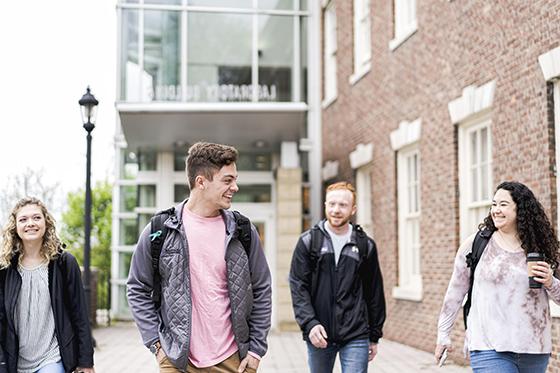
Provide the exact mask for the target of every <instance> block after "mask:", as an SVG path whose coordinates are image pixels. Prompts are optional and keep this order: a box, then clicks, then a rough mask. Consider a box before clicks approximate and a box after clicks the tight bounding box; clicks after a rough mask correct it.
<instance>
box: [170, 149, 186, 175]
mask: <svg viewBox="0 0 560 373" xmlns="http://www.w3.org/2000/svg"><path fill="white" fill-rule="evenodd" d="M186 158H187V148H186V147H184V146H183V147H180V148H176V149H174V150H173V171H185V159H186Z"/></svg>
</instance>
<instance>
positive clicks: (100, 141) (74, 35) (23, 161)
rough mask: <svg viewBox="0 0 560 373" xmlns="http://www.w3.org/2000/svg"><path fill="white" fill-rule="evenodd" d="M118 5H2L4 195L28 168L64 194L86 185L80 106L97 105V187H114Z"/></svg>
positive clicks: (108, 1) (70, 1) (83, 0)
mask: <svg viewBox="0 0 560 373" xmlns="http://www.w3.org/2000/svg"><path fill="white" fill-rule="evenodd" d="M116 41H117V29H116V0H55V1H45V0H25V1H2V2H0V45H1V47H2V58H0V74H1V76H0V190H3V189H4V187H5V185H6V183H7V181H8V179H9V176H10V175H16V174H19V173H21V171H22V170H24V169H25V168H27V167H29V168H31V169H33V170H38V171H39V170H43V174H44V182H45V183H47V184H49V185H51V184H54V183H59V184H60V188H59V191H60V193H61V194H62V195H66V193H67V192H70V191H76V190H78V189H79V188H84V186H85V176H86V134H87V133H86V131H85V130H84V129H83V127H82V124H83V123H82V119H81V114H80V107H79V105H78V100H79V99H80V98H81V97H82V95H83V94H84V93H85V92H86V87H87V86H88V85H89V86H90V87H91V92H92V94H94V95H95V97H96V98H97V99H98V100H99V106H98V115H97V122H96V127H95V129H94V130H93V132H92V137H93V140H92V181H93V182H95V181H96V180H105V179H108V180H110V181H111V180H112V176H111V175H112V172H113V168H114V165H113V163H114V146H113V143H114V140H113V138H114V133H115V125H116V111H115V92H116V88H115V87H116Z"/></svg>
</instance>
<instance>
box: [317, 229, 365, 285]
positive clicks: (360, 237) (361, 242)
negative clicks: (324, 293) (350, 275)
mask: <svg viewBox="0 0 560 373" xmlns="http://www.w3.org/2000/svg"><path fill="white" fill-rule="evenodd" d="M354 227H355V228H356V238H357V239H356V245H357V246H358V250H359V252H360V278H361V279H362V281H364V279H365V270H366V268H365V266H364V265H362V264H363V263H364V262H365V259H366V257H367V249H368V238H367V235H366V233H365V232H364V230H363V229H362V227H361V226H359V225H358V224H355V225H354ZM324 237H325V235H324V234H323V232H321V229H320V228H319V226H318V225H315V226H314V227H313V228H311V243H310V247H311V251H310V260H311V273H312V275H311V294H312V295H314V294H315V292H316V290H317V282H318V279H319V271H318V270H317V268H318V262H319V257H320V255H321V247H322V246H323V238H324Z"/></svg>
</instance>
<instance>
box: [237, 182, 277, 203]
mask: <svg viewBox="0 0 560 373" xmlns="http://www.w3.org/2000/svg"><path fill="white" fill-rule="evenodd" d="M233 201H234V202H235V203H242V202H250V203H259V202H271V201H272V190H271V187H270V185H239V191H238V192H237V193H235V194H234V195H233Z"/></svg>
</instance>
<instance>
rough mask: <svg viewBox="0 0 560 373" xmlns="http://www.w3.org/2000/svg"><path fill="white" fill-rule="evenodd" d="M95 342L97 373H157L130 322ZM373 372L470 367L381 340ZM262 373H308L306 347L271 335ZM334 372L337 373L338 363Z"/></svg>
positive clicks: (99, 334) (452, 371) (463, 371)
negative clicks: (435, 360)
mask: <svg viewBox="0 0 560 373" xmlns="http://www.w3.org/2000/svg"><path fill="white" fill-rule="evenodd" d="M93 334H94V336H95V339H96V342H97V348H96V350H95V368H96V369H95V370H96V372H97V373H125V372H126V373H156V372H157V365H156V362H155V359H154V358H153V357H152V354H151V353H150V352H149V351H148V349H146V348H145V347H144V346H143V345H142V342H141V340H140V334H139V333H138V331H137V330H136V327H135V326H134V324H132V323H118V324H116V325H113V326H111V327H109V328H97V329H95V330H94V333H93ZM369 371H370V372H373V373H414V372H420V373H424V372H426V373H432V372H433V373H436V372H438V373H467V372H470V369H469V368H466V367H460V366H457V365H455V364H452V363H451V362H448V363H446V365H445V369H441V368H438V367H437V366H436V365H435V364H434V363H433V356H432V354H430V353H427V352H424V351H420V350H417V349H414V348H411V347H408V346H405V345H402V344H399V343H395V342H391V341H387V340H385V339H382V340H381V343H380V345H379V354H378V356H377V357H376V358H375V360H374V361H373V362H372V363H370V368H369ZM259 372H261V373H307V372H308V370H307V357H306V348H305V344H304V342H303V340H302V339H301V336H300V334H299V333H272V334H271V335H270V338H269V350H268V353H267V354H266V356H265V358H264V359H263V361H262V363H261V366H260V368H259ZM335 373H340V369H339V365H338V362H337V365H336V369H335Z"/></svg>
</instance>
